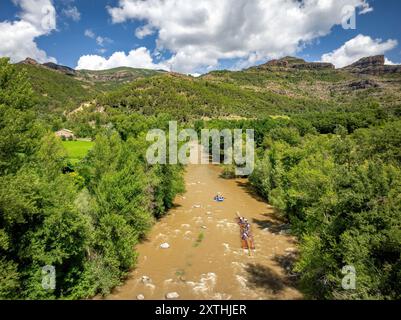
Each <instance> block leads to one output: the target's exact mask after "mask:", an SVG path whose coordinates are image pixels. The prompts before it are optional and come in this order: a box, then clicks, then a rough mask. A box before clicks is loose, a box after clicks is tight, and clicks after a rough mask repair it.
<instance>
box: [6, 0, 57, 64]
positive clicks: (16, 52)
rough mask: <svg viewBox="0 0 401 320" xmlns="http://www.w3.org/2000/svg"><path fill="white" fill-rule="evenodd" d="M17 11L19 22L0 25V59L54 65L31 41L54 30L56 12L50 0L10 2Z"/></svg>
mask: <svg viewBox="0 0 401 320" xmlns="http://www.w3.org/2000/svg"><path fill="white" fill-rule="evenodd" d="M13 2H14V4H15V5H18V6H19V7H20V8H21V11H20V12H19V13H18V18H19V20H15V21H2V22H0V56H2V57H10V58H11V61H12V62H18V61H21V60H24V59H25V58H27V57H31V58H33V59H36V60H38V61H39V62H46V61H52V62H57V61H56V59H55V58H52V57H48V56H47V54H46V52H45V51H44V50H41V49H39V48H38V46H37V44H36V42H35V39H36V38H38V37H40V36H44V35H48V34H50V33H51V32H52V31H53V30H55V29H56V10H55V8H54V6H53V3H52V1H51V0H13Z"/></svg>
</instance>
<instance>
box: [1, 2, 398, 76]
mask: <svg viewBox="0 0 401 320" xmlns="http://www.w3.org/2000/svg"><path fill="white" fill-rule="evenodd" d="M141 2H142V3H141ZM234 2H235V5H233V3H234ZM304 2H305V3H304V5H303V7H302V6H300V4H299V3H300V2H299V1H295V0H294V1H292V0H288V1H283V0H280V1H279V0H220V2H219V3H220V4H217V1H211V0H198V1H191V0H167V1H161V0H155V1H151V2H147V1H139V0H121V1H120V0H54V1H52V0H14V1H12V0H0V56H6V55H7V56H10V57H11V58H12V60H13V61H17V60H18V59H21V58H22V57H24V56H28V55H29V56H31V57H33V58H36V59H37V60H39V61H41V62H44V60H50V61H55V62H57V63H59V64H63V65H67V66H70V67H73V68H76V67H77V66H78V67H80V68H88V69H105V68H109V67H115V66H118V65H129V66H133V67H148V68H164V69H173V70H174V71H179V72H184V73H204V72H207V71H209V70H213V69H223V68H226V69H238V68H242V67H249V66H251V65H254V64H258V63H261V62H264V61H265V60H269V59H272V58H278V57H280V56H283V55H297V56H299V57H302V58H304V59H306V60H308V61H321V60H324V61H328V62H332V63H334V64H335V65H336V66H337V67H341V66H343V65H344V64H348V63H350V62H353V61H354V60H357V59H358V58H360V57H361V56H364V55H373V54H385V55H386V58H387V59H388V61H389V63H391V62H393V63H397V62H401V34H400V30H401V19H400V13H401V1H399V0H380V1H379V0H376V1H373V0H370V1H369V0H337V1H334V0H333V1H332V4H330V5H327V1H323V0H305V1H304ZM313 2H315V3H313ZM328 2H331V1H330V0H329V1H328ZM325 3H326V5H325ZM338 3H340V4H338ZM266 4H267V5H266ZM347 5H348V6H352V7H354V8H356V12H357V14H356V29H355V30H352V29H348V30H345V29H344V28H343V27H342V26H341V24H340V21H341V19H342V16H341V15H342V14H343V13H342V11H341V9H342V8H343V7H344V6H347ZM47 7H50V9H51V8H53V9H51V10H49V12H47V11H46V10H42V9H43V8H47ZM39 9H41V10H39ZM44 12H45V13H44ZM46 12H47V13H46ZM289 12H293V14H294V15H293V16H291V17H289V14H288V13H289ZM361 13H362V14H361ZM44 18H46V19H48V21H49V23H48V24H46V25H45V26H43V23H42V22H41V21H42V20H43V19H44ZM46 21H47V20H46ZM22 22H24V23H26V24H25V25H24V24H23V23H22ZM145 25H146V26H147V28H146V29H145V30H146V31H149V32H147V33H149V35H147V36H145V37H142V36H140V32H138V31H139V28H141V27H143V26H145ZM136 31H137V32H136ZM22 43H23V45H22ZM116 52H120V54H115V53H116ZM113 54H114V56H113ZM111 56H113V57H112V58H110V57H111Z"/></svg>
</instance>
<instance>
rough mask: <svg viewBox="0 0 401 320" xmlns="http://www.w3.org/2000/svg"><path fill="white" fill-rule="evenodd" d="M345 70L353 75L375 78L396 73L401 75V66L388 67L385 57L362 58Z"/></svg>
mask: <svg viewBox="0 0 401 320" xmlns="http://www.w3.org/2000/svg"><path fill="white" fill-rule="evenodd" d="M343 69H344V70H346V71H348V72H351V73H356V74H370V75H375V76H377V75H389V74H395V73H398V74H401V65H386V64H385V58H384V56H383V55H379V56H373V57H366V58H362V59H360V60H358V61H357V62H355V63H353V64H351V65H350V66H347V67H345V68H343Z"/></svg>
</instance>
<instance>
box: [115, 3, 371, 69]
mask: <svg viewBox="0 0 401 320" xmlns="http://www.w3.org/2000/svg"><path fill="white" fill-rule="evenodd" d="M345 6H353V7H354V8H356V9H358V10H359V13H368V12H370V11H371V7H370V6H369V4H368V2H367V0H303V1H299V0H251V1H250V0H219V1H216V0H197V1H188V0H148V1H142V0H120V1H119V4H118V6H116V7H108V11H109V14H110V15H111V18H112V22H113V23H122V22H125V21H128V20H137V21H143V23H144V24H143V27H140V28H138V29H137V30H136V35H137V37H139V38H141V37H145V36H146V35H149V34H151V33H155V32H157V40H156V44H157V49H158V50H167V51H169V52H171V53H172V54H173V56H172V58H171V59H170V61H169V64H171V66H172V68H173V69H174V70H176V71H181V72H184V73H193V72H197V71H198V70H205V69H207V68H209V67H215V66H217V65H218V64H219V61H220V60H222V59H240V60H241V61H242V65H249V64H252V63H255V62H257V61H261V60H266V59H269V58H277V57H281V56H284V55H293V54H296V53H297V52H298V51H300V49H301V48H302V47H303V46H304V45H305V44H306V43H310V42H311V41H313V40H315V39H317V38H319V37H322V36H325V35H328V34H329V33H330V31H331V29H332V27H333V26H335V25H340V24H341V22H342V21H343V15H344V14H343V8H344V7H345Z"/></svg>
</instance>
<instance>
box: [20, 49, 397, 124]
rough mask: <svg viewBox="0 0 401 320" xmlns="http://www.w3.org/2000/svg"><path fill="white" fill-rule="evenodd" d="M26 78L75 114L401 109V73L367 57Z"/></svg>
mask: <svg viewBox="0 0 401 320" xmlns="http://www.w3.org/2000/svg"><path fill="white" fill-rule="evenodd" d="M18 66H19V67H21V68H24V69H25V70H26V71H27V74H28V76H29V78H30V79H31V82H32V84H33V86H34V89H35V91H36V92H37V93H38V97H39V99H40V101H41V102H42V105H44V106H47V108H45V110H50V111H51V112H58V113H60V112H62V113H69V112H71V111H72V110H76V109H78V108H79V107H80V105H81V104H82V103H84V102H88V101H94V103H95V104H96V105H97V106H98V108H100V109H101V110H108V108H121V109H122V110H130V111H137V112H140V113H143V114H155V113H160V112H167V113H171V114H173V115H174V116H176V117H177V118H181V119H188V118H202V117H203V118H208V117H231V116H237V117H248V118H253V117H264V116H268V115H287V114H293V113H303V112H318V111H320V112H322V111H327V110H333V109H335V108H337V109H338V108H349V107H350V106H355V105H364V104H365V105H366V104H371V103H377V104H380V105H381V106H383V108H394V107H396V106H398V105H401V90H400V89H401V73H399V69H400V66H387V65H385V64H384V57H383V56H377V57H367V58H364V59H361V60H359V61H358V62H356V63H354V64H352V65H350V66H348V67H345V68H342V69H335V68H334V66H333V65H332V64H329V63H320V62H306V61H305V60H303V59H299V58H296V57H284V58H282V59H277V60H272V61H268V62H266V63H264V64H261V65H259V66H255V67H252V68H249V69H245V70H241V71H227V70H220V71H212V72H210V73H208V74H205V75H203V76H201V77H199V78H193V77H190V76H185V75H182V74H177V73H168V72H163V71H155V70H145V69H133V68H127V67H121V68H115V69H110V70H102V71H90V70H73V69H71V68H68V67H64V66H59V65H56V64H52V63H47V64H44V65H42V64H39V63H37V62H36V61H34V60H32V59H27V60H25V61H24V62H22V63H21V64H18Z"/></svg>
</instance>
